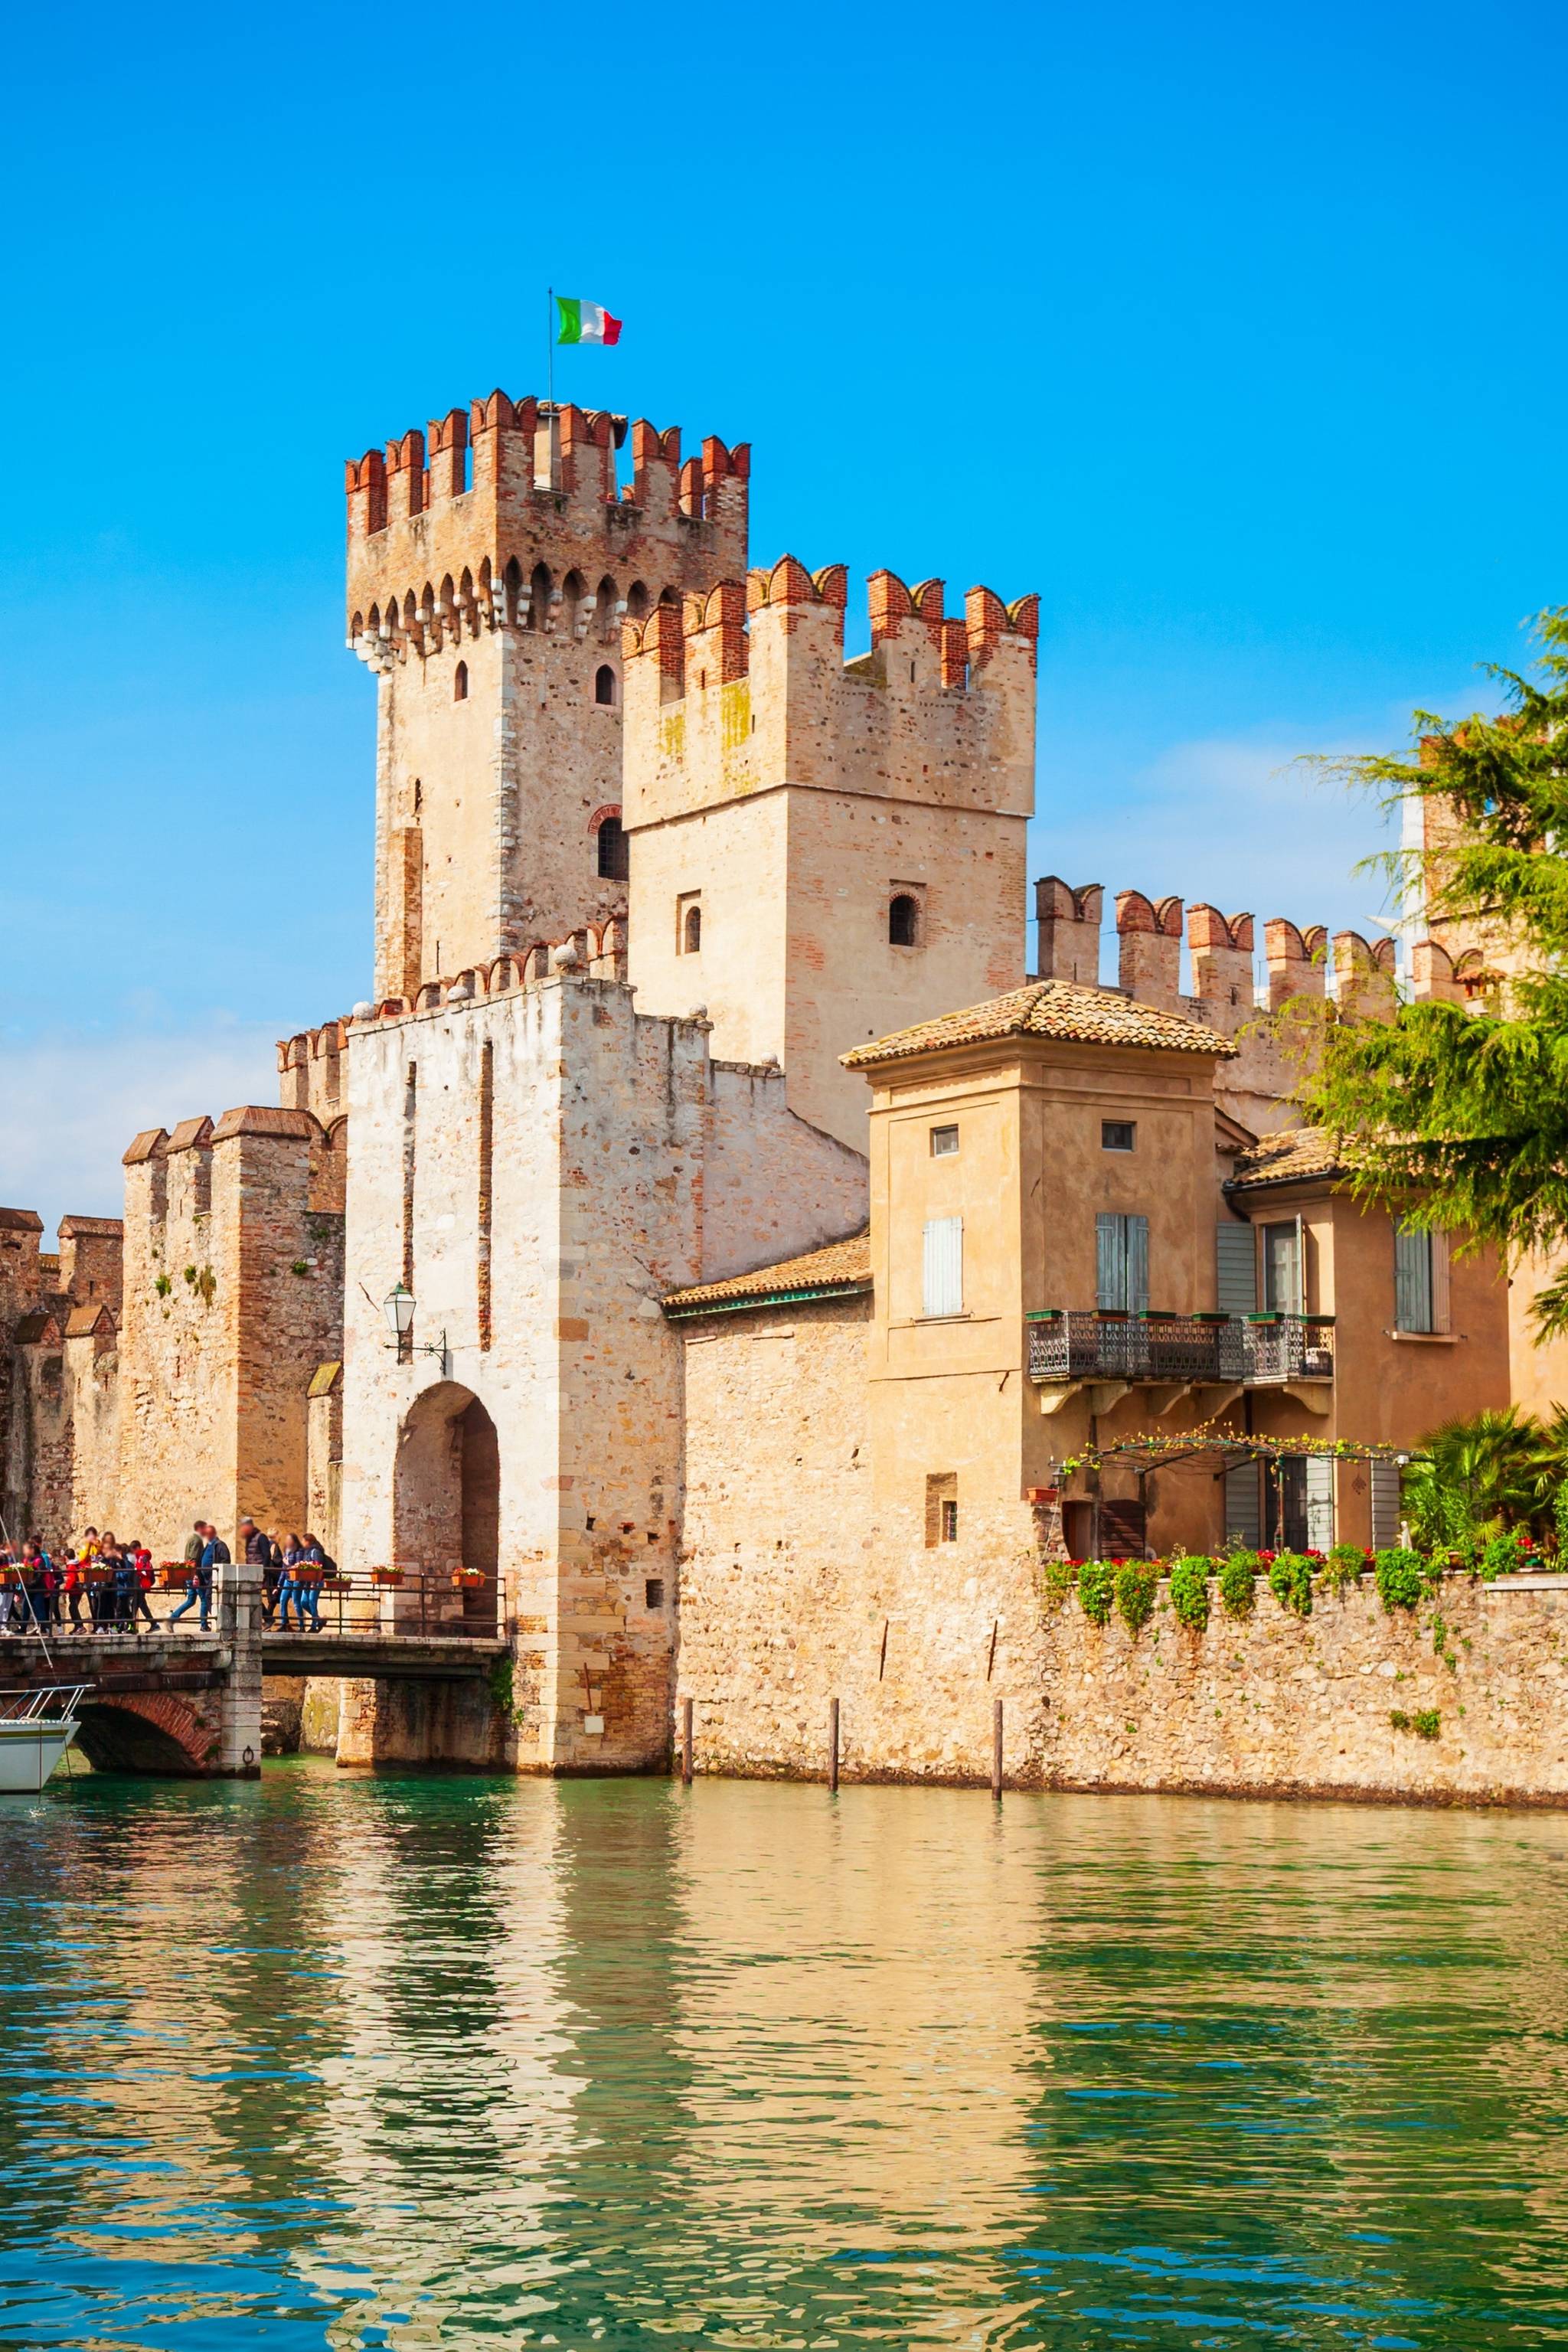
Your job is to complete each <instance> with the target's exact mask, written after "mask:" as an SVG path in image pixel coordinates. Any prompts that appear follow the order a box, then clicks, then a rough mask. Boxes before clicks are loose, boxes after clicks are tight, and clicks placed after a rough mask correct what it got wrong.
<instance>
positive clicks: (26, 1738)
mask: <svg viewBox="0 0 1568 2352" xmlns="http://www.w3.org/2000/svg"><path fill="white" fill-rule="evenodd" d="M86 1688H87V1685H86V1684H85V1683H57V1684H55V1685H52V1686H50V1687H49V1688H47V1689H45V1690H28V1691H0V1792H3V1791H5V1790H17V1789H21V1790H33V1791H37V1790H39V1789H41V1788H42V1787H43V1785H44V1783H45V1781H46V1780H47V1779H48V1777H49V1774H50V1773H51V1772H52V1771H53V1770H54V1769H55V1766H56V1765H57V1764H58V1762H59V1760H60V1758H61V1757H62V1756H63V1755H64V1754H65V1752H66V1749H67V1748H68V1747H69V1746H70V1744H71V1741H72V1740H73V1739H74V1738H76V1735H77V1708H78V1706H79V1704H80V1700H81V1695H82V1693H83V1691H84V1690H86Z"/></svg>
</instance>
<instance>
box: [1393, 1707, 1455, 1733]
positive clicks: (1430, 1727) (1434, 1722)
mask: <svg viewBox="0 0 1568 2352" xmlns="http://www.w3.org/2000/svg"><path fill="white" fill-rule="evenodd" d="M1388 1720H1389V1722H1390V1723H1391V1724H1392V1725H1393V1726H1394V1730H1395V1731H1413V1732H1414V1733H1415V1737H1416V1738H1417V1739H1436V1738H1437V1736H1438V1734H1439V1733H1440V1732H1441V1730H1442V1728H1443V1717H1442V1716H1441V1715H1440V1714H1439V1712H1438V1710H1437V1709H1436V1707H1435V1706H1418V1707H1417V1708H1416V1710H1415V1714H1414V1715H1406V1714H1405V1709H1404V1708H1403V1707H1402V1706H1393V1707H1390V1708H1389V1711H1388Z"/></svg>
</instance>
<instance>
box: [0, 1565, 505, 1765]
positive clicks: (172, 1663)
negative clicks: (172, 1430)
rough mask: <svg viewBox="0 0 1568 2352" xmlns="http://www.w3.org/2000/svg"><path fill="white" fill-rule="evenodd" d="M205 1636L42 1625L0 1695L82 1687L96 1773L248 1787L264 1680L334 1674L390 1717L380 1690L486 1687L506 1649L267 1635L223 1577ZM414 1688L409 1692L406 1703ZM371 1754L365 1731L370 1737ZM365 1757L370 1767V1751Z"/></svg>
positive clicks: (254, 1605) (2, 1660) (5, 1649)
mask: <svg viewBox="0 0 1568 2352" xmlns="http://www.w3.org/2000/svg"><path fill="white" fill-rule="evenodd" d="M214 1621H215V1622H214V1624H213V1628H212V1630H211V1631H210V1632H209V1633H200V1632H189V1633H187V1632H186V1631H185V1629H184V1626H166V1625H160V1626H158V1627H157V1628H155V1629H153V1628H148V1629H147V1630H146V1631H144V1632H143V1633H132V1632H131V1631H129V1630H127V1631H125V1632H123V1633H118V1632H117V1633H92V1634H80V1633H69V1632H62V1631H60V1630H58V1629H51V1631H50V1633H49V1634H48V1636H47V1641H41V1640H39V1639H38V1637H37V1635H36V1634H29V1635H26V1636H25V1637H22V1638H20V1639H16V1640H11V1641H7V1642H5V1643H4V1645H3V1646H0V1688H3V1689H5V1690H6V1691H20V1690H36V1689H38V1688H39V1687H41V1686H43V1685H56V1684H67V1685H74V1684H78V1683H79V1684H81V1685H83V1686H84V1687H83V1696H82V1700H81V1704H80V1708H79V1719H80V1723H81V1730H80V1732H79V1745H80V1747H81V1748H82V1750H83V1752H84V1754H85V1755H86V1757H87V1759H88V1761H89V1764H91V1766H92V1767H93V1769H94V1770H95V1771H99V1772H137V1773H151V1774H166V1775H177V1776H181V1777H184V1778H198V1779H209V1780H210V1779H234V1780H254V1779H256V1778H257V1776H258V1774H259V1772H260V1770H261V1685H262V1677H263V1675H264V1674H265V1675H341V1676H342V1677H343V1678H344V1679H345V1680H347V1681H356V1682H363V1684H364V1685H365V1686H366V1687H367V1690H368V1691H371V1692H374V1694H375V1695H376V1696H375V1699H374V1701H368V1702H367V1704H368V1705H370V1706H372V1707H373V1711H375V1712H380V1713H390V1714H391V1715H392V1716H394V1717H395V1715H396V1714H397V1712H398V1709H397V1700H396V1695H395V1689H393V1690H391V1691H389V1690H388V1688H387V1686H388V1685H393V1686H395V1685H404V1684H406V1685H421V1686H423V1692H424V1695H425V1696H426V1703H428V1695H429V1693H430V1691H431V1690H432V1689H433V1690H434V1691H435V1692H437V1693H440V1692H442V1691H444V1690H450V1689H451V1688H452V1686H454V1685H456V1686H459V1687H460V1686H463V1685H474V1684H476V1683H478V1684H482V1683H485V1682H487V1681H488V1680H489V1676H490V1675H492V1674H493V1673H494V1670H495V1667H496V1664H497V1662H498V1660H500V1659H502V1658H505V1657H508V1656H510V1643H508V1642H507V1641H505V1640H504V1639H501V1638H500V1637H499V1636H496V1635H491V1634H489V1633H457V1632H456V1631H453V1632H450V1633H446V1632H441V1631H439V1630H433V1631H430V1632H424V1631H416V1630H409V1629H408V1628H406V1627H405V1625H404V1624H401V1623H395V1622H387V1623H384V1624H381V1623H372V1624H361V1625H355V1626H345V1627H343V1628H342V1630H341V1631H339V1630H337V1629H334V1628H332V1627H331V1626H329V1628H328V1630H326V1631H325V1632H323V1633H310V1634H307V1633H294V1632H292V1631H290V1632H287V1633H283V1632H274V1631H272V1630H271V1629H269V1628H268V1627H266V1626H264V1625H263V1623H262V1616H261V1594H260V1587H259V1584H258V1580H257V1579H256V1577H255V1576H254V1575H253V1574H249V1573H247V1570H246V1569H245V1568H244V1567H243V1566H241V1567H238V1568H231V1569H228V1570H226V1571H225V1581H224V1589H223V1590H222V1591H221V1592H220V1593H219V1595H218V1596H217V1599H216V1605H215V1609H214ZM412 1695H413V1694H412V1692H411V1693H410V1696H412ZM368 1737H369V1740H370V1746H371V1748H372V1750H374V1746H375V1745H376V1742H375V1740H374V1727H371V1730H370V1733H369V1734H368ZM365 1760H367V1761H368V1760H371V1756H370V1755H369V1754H367V1756H366V1759H365Z"/></svg>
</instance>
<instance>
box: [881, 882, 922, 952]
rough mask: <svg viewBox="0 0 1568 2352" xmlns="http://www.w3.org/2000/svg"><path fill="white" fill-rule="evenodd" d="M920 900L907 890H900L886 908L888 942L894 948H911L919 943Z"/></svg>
mask: <svg viewBox="0 0 1568 2352" xmlns="http://www.w3.org/2000/svg"><path fill="white" fill-rule="evenodd" d="M920 924H921V908H920V900H919V899H918V898H914V897H913V896H912V895H911V894H910V892H909V891H908V890H900V893H899V895H898V897H897V898H894V899H893V900H892V901H891V903H890V904H889V908H888V943H889V946H890V947H895V948H912V947H917V946H918V945H919V944H920Z"/></svg>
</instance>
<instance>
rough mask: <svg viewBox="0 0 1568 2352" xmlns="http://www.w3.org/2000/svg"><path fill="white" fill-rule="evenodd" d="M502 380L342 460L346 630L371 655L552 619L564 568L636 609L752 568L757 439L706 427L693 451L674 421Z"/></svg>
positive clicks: (624, 607) (622, 608) (433, 646)
mask: <svg viewBox="0 0 1568 2352" xmlns="http://www.w3.org/2000/svg"><path fill="white" fill-rule="evenodd" d="M629 432H630V439H631V450H632V478H631V480H630V482H628V483H626V484H625V485H620V484H618V483H617V480H616V450H617V449H619V448H620V447H622V446H624V445H625V443H626V438H627V433H628V426H627V421H626V418H625V417H624V416H619V415H611V414H610V413H609V412H608V411H607V410H599V409H584V408H578V407H576V406H574V405H573V404H564V403H561V404H555V405H553V406H552V404H550V403H549V402H548V401H540V400H538V399H536V398H534V397H533V396H532V395H530V396H529V397H528V398H526V399H523V400H516V401H514V400H512V399H510V398H509V396H508V395H507V394H505V393H504V392H500V391H497V392H492V393H491V394H489V397H488V398H486V399H484V400H476V401H474V402H472V403H471V404H470V405H469V406H468V408H467V409H462V408H453V409H449V410H448V411H447V415H445V416H443V417H437V418H434V419H432V420H431V422H430V423H429V425H427V426H426V428H424V429H423V430H421V429H420V428H419V427H417V426H416V427H414V428H412V429H411V430H410V431H408V432H406V433H404V434H401V435H399V436H397V437H396V438H395V439H393V440H391V441H388V442H387V443H386V445H385V446H384V449H367V450H366V452H365V453H364V455H363V457H359V458H353V459H351V460H350V461H349V462H348V464H347V466H346V467H345V469H344V487H345V492H346V497H347V503H348V618H349V627H348V634H349V642H350V644H351V646H353V648H354V650H355V651H357V652H359V653H360V654H361V655H362V656H363V658H364V659H366V660H368V661H369V662H370V663H371V664H372V666H373V667H384V665H385V663H386V662H387V661H391V660H403V659H406V658H407V657H408V656H410V655H411V654H423V653H428V652H432V651H435V650H437V649H438V647H439V646H440V645H441V644H442V643H444V642H447V641H448V640H449V639H451V638H452V637H454V636H460V635H462V634H463V633H464V632H465V631H467V633H468V635H479V632H480V631H481V630H483V629H489V628H505V627H507V626H509V625H510V626H521V627H534V628H539V627H542V626H545V625H547V622H548V618H549V615H548V610H547V609H546V610H545V611H541V612H534V611H532V610H531V606H532V605H533V604H535V603H536V602H537V601H538V599H537V598H536V597H534V596H533V595H532V594H531V591H532V589H533V588H534V585H535V575H536V573H537V572H538V571H539V569H540V567H541V566H543V568H544V569H545V571H546V572H548V573H549V574H550V580H549V583H548V584H547V586H546V590H545V604H546V607H548V601H549V597H550V595H551V593H552V592H553V591H554V590H556V589H557V588H558V587H559V584H560V583H561V582H562V581H563V579H564V578H565V577H566V575H567V574H569V573H571V572H580V573H581V574H582V576H583V581H584V583H585V587H584V589H583V590H582V591H581V592H580V594H579V600H578V601H579V602H580V601H581V595H582V594H584V593H586V594H590V595H592V596H594V597H595V600H596V601H604V595H603V589H602V587H601V584H600V583H605V584H607V586H608V588H609V590H610V591H611V593H610V596H609V600H608V601H609V603H610V604H611V605H612V606H614V607H616V608H617V614H616V616H617V617H618V614H619V613H623V612H631V613H634V614H635V613H637V611H638V609H639V600H640V604H641V605H642V606H643V607H646V605H647V604H656V603H658V601H659V599H660V598H661V597H663V596H666V595H679V593H681V592H682V591H683V590H685V589H687V588H691V587H698V586H706V585H707V583H709V582H710V581H711V580H712V579H713V577H714V576H715V574H716V573H717V572H726V571H735V572H741V571H743V569H744V566H745V561H746V530H747V508H748V497H749V485H750V478H751V450H750V447H749V446H748V445H747V444H746V443H744V442H741V443H737V444H736V445H735V446H729V445H728V444H726V443H725V442H723V441H721V440H720V439H719V438H718V436H716V435H710V436H708V437H707V438H706V439H705V440H704V441H703V443H702V445H701V454H700V456H698V457H689V458H687V459H686V460H685V462H684V463H683V462H682V460H681V455H680V444H681V436H680V428H679V426H678V425H670V426H667V427H664V428H662V429H661V428H660V427H658V426H657V425H650V424H649V423H648V422H647V419H646V418H640V417H639V418H638V419H637V421H636V422H635V423H634V424H632V425H631V426H630V428H629Z"/></svg>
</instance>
